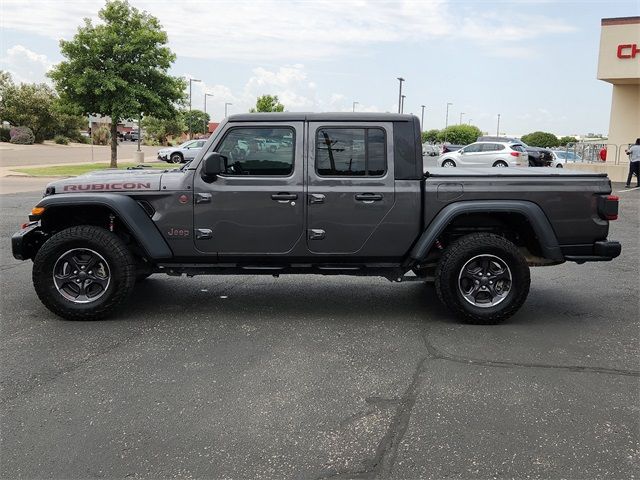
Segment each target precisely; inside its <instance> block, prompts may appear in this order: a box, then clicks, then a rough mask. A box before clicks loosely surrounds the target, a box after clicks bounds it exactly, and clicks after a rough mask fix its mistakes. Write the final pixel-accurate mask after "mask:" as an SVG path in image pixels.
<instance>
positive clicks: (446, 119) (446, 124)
mask: <svg viewBox="0 0 640 480" xmlns="http://www.w3.org/2000/svg"><path fill="white" fill-rule="evenodd" d="M451 105H453V103H451V102H447V115H446V116H445V117H444V143H447V127H448V126H449V107H450V106H451Z"/></svg>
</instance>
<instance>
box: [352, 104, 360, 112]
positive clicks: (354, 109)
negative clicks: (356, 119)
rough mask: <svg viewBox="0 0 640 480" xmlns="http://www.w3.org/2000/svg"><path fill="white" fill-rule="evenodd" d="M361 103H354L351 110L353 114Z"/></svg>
mask: <svg viewBox="0 0 640 480" xmlns="http://www.w3.org/2000/svg"><path fill="white" fill-rule="evenodd" d="M358 103H359V102H353V109H352V110H351V111H352V112H355V111H356V105H358Z"/></svg>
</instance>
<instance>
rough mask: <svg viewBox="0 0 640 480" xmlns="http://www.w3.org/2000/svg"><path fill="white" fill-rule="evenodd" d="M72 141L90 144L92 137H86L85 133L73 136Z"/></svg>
mask: <svg viewBox="0 0 640 480" xmlns="http://www.w3.org/2000/svg"><path fill="white" fill-rule="evenodd" d="M71 141H72V142H76V143H84V144H87V145H89V144H90V143H91V139H90V138H89V137H85V136H84V135H78V136H75V137H73V138H71Z"/></svg>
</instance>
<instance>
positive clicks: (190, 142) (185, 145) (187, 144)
mask: <svg viewBox="0 0 640 480" xmlns="http://www.w3.org/2000/svg"><path fill="white" fill-rule="evenodd" d="M192 143H195V142H194V141H193V140H189V141H188V142H184V143H183V144H182V145H180V146H179V147H178V148H187V147H188V146H189V145H191V144H192Z"/></svg>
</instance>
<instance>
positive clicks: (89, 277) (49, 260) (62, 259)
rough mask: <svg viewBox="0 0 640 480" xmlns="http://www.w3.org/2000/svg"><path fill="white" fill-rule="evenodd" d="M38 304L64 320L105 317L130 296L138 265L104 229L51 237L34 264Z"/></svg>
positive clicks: (76, 229) (81, 228)
mask: <svg viewBox="0 0 640 480" xmlns="http://www.w3.org/2000/svg"><path fill="white" fill-rule="evenodd" d="M32 277H33V285H34V287H35V290H36V293H37V294H38V297H39V298H40V301H41V302H42V303H43V304H44V305H45V306H46V307H47V308H48V309H49V310H51V311H52V312H53V313H55V314H57V315H59V316H61V317H63V318H66V319H68V320H95V319H98V318H102V317H106V316H107V315H109V314H110V313H112V312H113V311H114V310H115V309H116V308H117V307H118V306H120V305H121V304H122V303H123V302H124V301H125V300H126V299H127V298H128V297H129V295H130V294H131V292H132V291H133V287H134V285H135V282H136V263H135V260H134V258H133V256H132V255H131V253H130V251H129V250H128V248H127V246H126V245H125V243H124V242H123V241H122V240H121V239H120V238H119V237H118V236H116V235H115V234H113V233H112V232H110V231H108V230H105V229H104V228H100V227H95V226H91V225H83V226H77V227H71V228H67V229H66V230H63V231H61V232H59V233H57V234H55V235H53V236H52V237H51V238H50V239H49V240H47V241H46V242H45V244H44V245H43V246H42V248H40V250H39V251H38V253H37V255H36V257H35V258H34V260H33V273H32Z"/></svg>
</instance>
